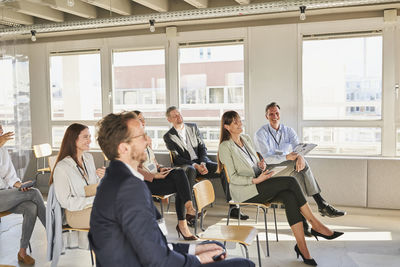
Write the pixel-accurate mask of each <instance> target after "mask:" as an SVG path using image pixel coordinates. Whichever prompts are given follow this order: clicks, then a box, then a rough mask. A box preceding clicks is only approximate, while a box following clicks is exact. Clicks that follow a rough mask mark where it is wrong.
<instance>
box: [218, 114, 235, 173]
mask: <svg viewBox="0 0 400 267" xmlns="http://www.w3.org/2000/svg"><path fill="white" fill-rule="evenodd" d="M237 118H239V114H238V113H237V112H236V111H234V110H230V111H226V112H225V113H224V114H222V118H221V130H220V135H219V143H220V144H221V143H222V142H224V141H226V140H229V139H231V133H230V132H229V131H228V130H227V129H225V127H224V125H231V123H232V122H233V121H234V120H235V119H237ZM217 159H218V170H217V173H220V172H221V171H222V163H221V161H220V160H219V151H218V154H217Z"/></svg>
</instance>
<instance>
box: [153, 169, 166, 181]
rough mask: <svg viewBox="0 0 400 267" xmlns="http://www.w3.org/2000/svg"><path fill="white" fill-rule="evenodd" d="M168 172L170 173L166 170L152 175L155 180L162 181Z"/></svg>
mask: <svg viewBox="0 0 400 267" xmlns="http://www.w3.org/2000/svg"><path fill="white" fill-rule="evenodd" d="M169 172H170V171H169V170H168V171H160V172H157V173H156V174H155V175H154V178H155V179H164V178H165V177H166V176H167V175H168V173H169Z"/></svg>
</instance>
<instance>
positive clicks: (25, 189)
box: [14, 181, 32, 192]
mask: <svg viewBox="0 0 400 267" xmlns="http://www.w3.org/2000/svg"><path fill="white" fill-rule="evenodd" d="M30 182H32V181H26V182H25V183H21V182H16V183H15V184H14V187H15V188H18V189H19V188H20V187H21V186H22V185H23V184H26V183H30ZM29 189H30V188H22V189H21V191H22V192H26V191H28V190H29Z"/></svg>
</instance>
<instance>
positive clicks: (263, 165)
mask: <svg viewBox="0 0 400 267" xmlns="http://www.w3.org/2000/svg"><path fill="white" fill-rule="evenodd" d="M257 165H258V168H260V170H265V168H267V164H266V163H265V161H264V159H262V160H261V161H259V162H258V163H257Z"/></svg>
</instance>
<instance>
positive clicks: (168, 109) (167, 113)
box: [165, 106, 178, 118]
mask: <svg viewBox="0 0 400 267" xmlns="http://www.w3.org/2000/svg"><path fill="white" fill-rule="evenodd" d="M177 109H178V108H177V107H175V106H170V107H169V108H167V111H166V112H165V116H166V117H167V118H169V115H170V114H171V112H172V111H174V110H177Z"/></svg>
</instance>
